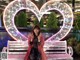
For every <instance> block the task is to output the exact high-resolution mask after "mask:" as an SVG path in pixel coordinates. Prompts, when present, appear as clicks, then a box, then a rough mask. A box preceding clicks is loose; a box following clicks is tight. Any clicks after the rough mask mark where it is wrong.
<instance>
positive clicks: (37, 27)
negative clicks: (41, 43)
mask: <svg viewBox="0 0 80 60" xmlns="http://www.w3.org/2000/svg"><path fill="white" fill-rule="evenodd" d="M34 29H38V30H39V32H38V36H39V34H40V32H41V29H40V27H39V26H38V25H35V26H34V28H33V30H32V33H33V35H34V36H36V35H35V33H34Z"/></svg>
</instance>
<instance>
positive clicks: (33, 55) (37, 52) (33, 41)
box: [24, 25, 46, 60]
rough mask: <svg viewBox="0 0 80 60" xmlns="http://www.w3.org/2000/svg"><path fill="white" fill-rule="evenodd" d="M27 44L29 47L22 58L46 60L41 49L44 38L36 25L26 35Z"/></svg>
mask: <svg viewBox="0 0 80 60" xmlns="http://www.w3.org/2000/svg"><path fill="white" fill-rule="evenodd" d="M28 45H29V48H28V51H27V54H26V56H25V59H24V60H46V55H45V53H44V51H43V45H44V38H43V36H42V34H41V32H40V28H39V26H37V25H36V26H35V27H34V29H33V31H32V33H31V34H30V35H29V36H28Z"/></svg>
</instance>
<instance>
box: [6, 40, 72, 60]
mask: <svg viewBox="0 0 80 60" xmlns="http://www.w3.org/2000/svg"><path fill="white" fill-rule="evenodd" d="M27 48H28V43H27V41H8V46H7V54H8V60H24V57H25V54H26V52H27ZM44 51H45V53H46V56H47V58H48V60H73V58H72V55H73V50H72V48H71V47H67V43H66V41H54V42H45V45H44Z"/></svg>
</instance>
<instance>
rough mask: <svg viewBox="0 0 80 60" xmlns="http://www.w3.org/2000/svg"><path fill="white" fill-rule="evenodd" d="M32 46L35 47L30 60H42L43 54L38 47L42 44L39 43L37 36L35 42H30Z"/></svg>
mask: <svg viewBox="0 0 80 60" xmlns="http://www.w3.org/2000/svg"><path fill="white" fill-rule="evenodd" d="M30 44H31V45H33V47H32V49H31V51H30V55H29V59H30V60H41V54H40V52H39V51H38V45H39V44H40V42H38V38H37V36H34V39H33V42H30Z"/></svg>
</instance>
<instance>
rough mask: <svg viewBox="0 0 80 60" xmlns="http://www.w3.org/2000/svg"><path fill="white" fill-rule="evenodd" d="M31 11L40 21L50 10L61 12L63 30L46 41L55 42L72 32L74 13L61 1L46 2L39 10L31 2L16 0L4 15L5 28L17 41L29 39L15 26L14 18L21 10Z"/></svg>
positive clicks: (10, 4)
mask: <svg viewBox="0 0 80 60" xmlns="http://www.w3.org/2000/svg"><path fill="white" fill-rule="evenodd" d="M23 9H26V10H30V11H31V12H33V13H34V14H35V15H36V17H37V18H38V20H39V21H40V20H41V18H42V16H43V15H44V14H46V13H47V12H48V11H50V10H57V11H59V12H60V13H61V14H62V16H63V18H64V22H63V26H62V28H61V29H60V30H59V31H58V32H57V33H56V34H54V35H52V36H51V37H49V38H48V39H47V40H46V41H54V40H61V39H63V38H64V37H65V36H66V35H67V34H68V33H69V32H70V30H71V28H72V25H73V12H72V9H71V8H70V6H69V5H68V4H66V3H64V2H61V1H55V0H51V1H48V2H46V3H45V4H44V5H43V6H42V7H41V9H40V10H39V9H38V8H37V6H36V5H35V4H34V3H33V2H31V1H30V0H14V1H12V2H11V3H9V4H8V6H7V7H6V8H5V10H4V13H3V22H4V26H5V28H6V30H7V32H8V33H9V35H10V36H11V37H12V38H13V39H15V40H27V37H26V36H24V35H23V34H21V33H20V32H19V31H18V29H17V27H16V26H15V24H14V17H15V15H16V14H17V13H18V12H19V11H20V10H23Z"/></svg>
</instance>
